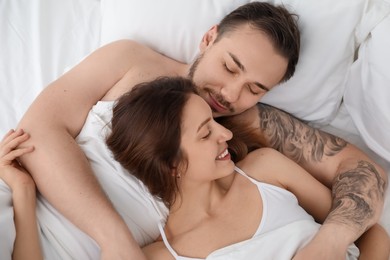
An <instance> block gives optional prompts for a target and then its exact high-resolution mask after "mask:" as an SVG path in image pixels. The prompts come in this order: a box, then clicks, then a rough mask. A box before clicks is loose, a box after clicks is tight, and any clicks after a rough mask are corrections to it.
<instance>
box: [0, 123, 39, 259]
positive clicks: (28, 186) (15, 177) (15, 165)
mask: <svg viewBox="0 0 390 260" xmlns="http://www.w3.org/2000/svg"><path fill="white" fill-rule="evenodd" d="M28 138H29V135H28V134H27V133H25V132H24V131H23V130H21V129H19V130H16V131H14V130H10V131H9V132H8V133H7V134H6V135H5V136H4V138H3V140H2V141H1V143H0V179H2V180H3V181H4V182H5V183H6V184H7V185H8V186H9V187H10V189H11V190H12V201H13V208H14V223H15V229H16V239H15V243H14V250H13V254H12V259H14V260H19V259H34V260H42V259H43V254H42V250H41V246H40V241H39V233H38V228H37V220H36V215H35V208H36V187H35V183H34V181H33V179H32V178H31V176H30V174H29V173H28V172H27V171H26V170H25V169H24V168H23V167H22V166H21V165H20V163H19V162H18V160H17V159H18V157H19V156H22V155H23V154H26V153H30V152H32V151H33V150H34V147H32V146H23V143H24V142H25V141H26V140H27V139H28Z"/></svg>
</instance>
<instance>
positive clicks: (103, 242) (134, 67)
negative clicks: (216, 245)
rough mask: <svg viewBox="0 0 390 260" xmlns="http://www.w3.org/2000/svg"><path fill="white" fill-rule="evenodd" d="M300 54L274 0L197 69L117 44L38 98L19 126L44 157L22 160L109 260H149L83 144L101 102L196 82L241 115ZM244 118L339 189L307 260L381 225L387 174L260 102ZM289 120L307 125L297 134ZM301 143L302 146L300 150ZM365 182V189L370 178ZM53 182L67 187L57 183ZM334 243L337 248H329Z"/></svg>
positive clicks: (238, 15) (258, 6) (213, 103)
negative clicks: (160, 82) (181, 80)
mask: <svg viewBox="0 0 390 260" xmlns="http://www.w3.org/2000/svg"><path fill="white" fill-rule="evenodd" d="M256 17H257V18H256ZM258 17H260V18H258ZM252 19H258V20H259V21H260V22H258V23H257V22H256V20H252ZM249 21H250V22H249ZM298 52H299V33H298V30H297V27H296V24H295V21H294V19H293V17H292V16H291V15H290V14H289V13H287V12H286V10H285V9H284V8H281V7H274V6H271V5H268V4H265V3H251V4H248V5H245V6H243V7H241V8H238V9H237V10H236V11H235V12H233V13H231V14H230V15H228V16H227V17H226V18H225V19H224V20H223V21H221V23H220V24H219V25H218V26H214V27H212V28H211V29H210V30H209V31H208V32H207V33H206V34H205V36H204V37H203V39H202V41H201V44H200V58H199V59H197V60H196V61H195V62H194V64H192V65H188V64H181V63H178V62H176V61H174V60H171V59H169V58H167V57H164V56H162V55H160V54H158V53H156V52H154V51H153V50H150V49H148V48H147V47H145V46H141V45H139V44H137V43H134V42H129V41H119V42H115V43H112V44H110V45H107V46H105V47H102V48H100V49H99V50H97V51H96V52H94V53H93V54H91V55H90V56H89V57H88V58H86V59H85V60H84V61H83V62H81V63H80V64H79V65H77V66H76V67H75V68H74V69H72V70H71V71H69V72H68V73H66V74H65V75H64V76H62V77H61V78H59V79H58V80H56V81H55V82H53V83H52V84H51V85H50V86H48V87H47V88H46V89H45V90H44V91H43V92H42V94H41V95H40V96H39V97H38V98H37V100H36V101H35V102H34V104H33V105H32V106H31V108H30V109H29V110H28V112H27V113H26V115H25V117H24V118H23V119H22V121H21V123H20V125H19V127H20V128H23V129H25V130H26V131H27V132H29V133H30V134H31V139H30V140H29V141H28V142H27V143H26V145H33V146H34V147H35V150H34V152H32V153H29V154H26V155H24V156H22V157H21V158H20V160H21V162H22V163H23V165H24V166H25V167H26V168H27V169H28V171H29V172H30V173H31V175H32V176H33V178H34V181H35V183H36V185H37V187H38V190H39V191H40V192H41V193H42V195H43V196H44V197H45V198H46V199H47V200H48V201H49V202H50V203H52V204H53V205H54V206H55V207H56V208H57V209H59V210H60V212H61V213H63V214H64V215H65V216H66V217H67V218H68V219H70V220H71V221H72V222H73V223H74V224H76V225H77V226H78V227H80V229H81V230H83V231H84V232H86V233H87V234H88V235H89V236H91V237H92V238H93V239H95V241H96V242H97V243H98V245H99V246H100V248H101V256H102V258H103V259H112V258H115V259H121V258H123V259H125V258H130V257H133V258H137V259H142V257H143V255H142V252H141V250H140V249H139V246H138V244H137V243H136V241H134V239H133V237H132V236H131V234H130V233H129V231H128V230H127V226H126V225H125V224H124V222H123V220H122V218H121V217H120V216H119V215H118V214H117V213H116V212H115V211H114V210H113V207H112V205H111V203H110V202H109V201H108V200H107V199H106V197H105V196H104V193H103V192H102V190H101V189H100V188H99V186H98V185H97V183H96V179H94V176H93V174H92V171H91V169H90V166H89V164H88V161H87V160H86V159H85V157H84V156H83V153H82V151H81V150H80V148H79V147H78V146H77V144H76V142H75V141H74V139H75V137H76V136H77V135H78V134H79V132H80V129H81V128H82V126H83V123H84V121H85V118H86V117H87V114H88V112H89V110H90V109H91V107H92V106H93V105H94V104H95V103H96V102H97V101H98V100H106V101H107V100H116V99H118V98H119V97H120V96H121V95H122V94H123V93H125V92H127V91H128V90H129V89H130V88H131V87H132V86H134V85H136V84H138V83H140V82H144V81H149V80H152V79H155V78H157V77H160V76H177V75H179V76H184V77H186V76H187V75H189V76H190V78H191V79H192V80H193V81H194V82H195V83H196V85H197V86H198V88H199V94H200V96H201V97H203V98H204V100H205V101H206V102H207V103H208V104H209V105H210V107H211V108H212V110H213V116H214V117H219V116H228V115H233V114H239V113H241V112H243V111H245V110H248V109H249V108H250V107H253V106H254V105H255V104H256V102H257V101H259V99H260V98H261V97H262V96H263V95H264V94H265V93H266V92H267V91H269V90H270V89H271V88H272V87H274V86H275V85H276V84H277V83H279V82H281V81H283V80H287V79H288V78H289V77H290V76H291V75H292V74H293V72H294V68H295V64H296V62H297V59H298ZM257 110H258V111H259V113H257V112H256V111H257ZM244 115H245V117H244V118H241V119H240V120H242V121H246V120H245V119H247V118H248V117H249V118H250V117H251V116H254V117H255V118H256V121H255V122H258V124H257V125H256V126H255V127H256V129H258V133H259V134H260V136H261V139H259V143H261V144H262V145H264V146H269V147H272V148H275V149H278V150H279V151H282V152H283V153H284V154H285V155H286V156H288V157H290V158H293V159H295V160H296V161H297V162H298V163H299V164H300V165H301V166H303V167H304V168H305V169H306V170H308V171H309V172H310V173H312V174H313V175H314V176H315V177H316V178H317V179H319V180H320V181H321V182H323V183H324V184H325V185H327V186H329V187H331V186H332V190H333V205H335V206H334V207H333V209H332V211H331V212H330V214H329V215H328V217H327V219H326V220H325V222H324V225H323V226H322V227H321V229H320V231H319V232H318V233H317V235H316V236H315V237H314V239H313V240H312V241H311V243H309V244H308V245H307V246H306V247H305V248H303V249H302V250H300V251H299V253H298V254H297V258H299V257H302V258H303V257H304V256H306V257H310V256H311V254H315V255H316V256H317V257H318V254H322V253H324V254H333V255H332V256H330V258H334V257H342V256H345V252H346V248H347V246H348V245H349V244H350V243H352V242H353V241H354V240H356V239H357V238H358V237H359V236H360V235H361V234H362V233H363V232H364V231H365V230H366V229H367V228H369V227H370V226H372V225H373V224H374V223H375V222H376V221H377V220H378V218H379V215H380V211H381V207H382V204H383V192H384V189H385V187H386V185H387V179H386V178H387V177H386V175H385V174H384V172H383V170H382V169H381V168H380V167H379V166H377V165H376V164H375V163H374V162H373V161H372V160H370V159H369V158H368V157H367V156H366V155H364V154H363V153H362V152H360V151H359V150H357V149H356V148H355V147H354V146H352V145H350V144H347V143H345V142H344V141H342V140H340V139H337V138H333V137H332V136H330V135H327V134H325V133H321V132H320V131H317V130H314V129H312V128H310V127H308V126H307V125H304V124H301V123H298V122H299V121H297V120H295V119H293V118H291V117H290V116H288V115H287V114H285V113H282V112H280V111H278V110H275V109H272V108H270V107H266V106H264V105H258V106H257V107H255V108H252V109H250V110H248V111H247V112H246V113H245V114H244ZM249 122H253V121H249ZM283 122H289V123H290V124H291V125H292V126H294V127H295V126H298V128H297V130H296V131H294V133H289V130H290V129H287V127H286V128H285V126H286V125H284V124H283ZM307 133H311V135H310V138H309V139H307V138H306V139H305V137H307V136H306V135H305V134H307ZM288 134H289V135H288ZM293 139H294V141H295V144H296V147H291V141H292V140H293ZM363 178H364V180H365V181H364V183H363V181H360V180H361V179H363ZM53 183H61V186H60V187H58V186H53V185H50V184H53ZM351 183H353V185H354V186H353V191H352V192H353V194H352V195H354V194H355V195H356V194H357V196H350V195H351V190H350V189H348V186H349V185H351ZM367 187H370V193H369V192H368V191H367V190H368V189H367ZM351 204H352V205H356V206H355V207H354V208H353V207H351V206H350V205H351ZM91 205H94V206H93V207H91ZM96 216H100V218H97V217H96ZM324 245H326V246H324ZM333 246H334V247H335V248H336V250H329V248H332V247H333ZM314 252H315V253H314Z"/></svg>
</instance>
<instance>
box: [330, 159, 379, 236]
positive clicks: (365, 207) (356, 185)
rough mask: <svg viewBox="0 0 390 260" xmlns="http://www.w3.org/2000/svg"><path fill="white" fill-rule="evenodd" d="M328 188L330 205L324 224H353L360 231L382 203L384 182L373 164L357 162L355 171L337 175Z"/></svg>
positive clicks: (363, 229)
mask: <svg viewBox="0 0 390 260" xmlns="http://www.w3.org/2000/svg"><path fill="white" fill-rule="evenodd" d="M332 187H333V188H332V197H333V206H332V210H331V213H330V214H329V216H328V218H327V220H326V222H328V223H329V222H336V223H341V224H346V225H348V226H350V224H353V225H354V230H357V231H360V232H364V231H365V229H366V227H367V224H368V222H370V220H372V219H373V218H374V215H375V213H376V211H375V207H377V205H378V203H379V202H381V201H383V198H384V193H385V189H386V182H385V180H383V178H382V177H381V175H380V174H379V173H378V171H377V170H376V169H375V167H374V165H372V164H371V163H370V162H367V161H363V160H361V161H359V162H358V165H357V167H356V168H354V169H350V170H348V171H346V172H343V173H340V174H339V175H338V176H337V177H336V178H335V180H334V183H333V185H332Z"/></svg>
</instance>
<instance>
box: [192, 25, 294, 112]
mask: <svg viewBox="0 0 390 260" xmlns="http://www.w3.org/2000/svg"><path fill="white" fill-rule="evenodd" d="M212 37H213V36H210V39H211V38H212ZM214 39H215V38H214ZM286 69H287V59H286V58H284V57H282V56H281V55H280V54H278V53H277V52H276V51H275V50H274V48H273V46H272V43H271V41H270V40H269V39H268V38H267V37H266V36H265V35H264V34H263V33H261V32H259V31H258V30H254V29H251V28H250V27H249V25H243V26H242V28H239V29H238V30H236V31H234V32H231V33H228V34H226V35H224V37H222V38H221V39H220V40H219V41H218V42H214V40H210V42H208V43H207V44H205V45H204V46H203V48H202V47H201V54H200V56H199V57H198V59H197V60H196V61H195V62H194V63H193V64H192V67H191V69H190V73H189V76H190V77H191V78H192V79H193V81H194V82H195V84H196V85H197V86H198V90H199V94H200V96H201V97H203V99H204V100H205V101H206V102H207V103H208V104H209V105H210V107H211V109H212V111H213V116H214V117H219V116H228V115H235V114H239V113H241V112H243V111H245V110H247V109H248V108H250V107H252V106H254V105H255V104H256V103H257V102H258V101H259V100H260V98H261V97H262V96H264V95H265V93H267V92H268V91H269V90H271V89H272V88H273V87H274V86H275V85H276V84H278V83H279V82H280V80H281V79H282V78H283V76H284V74H285V72H286Z"/></svg>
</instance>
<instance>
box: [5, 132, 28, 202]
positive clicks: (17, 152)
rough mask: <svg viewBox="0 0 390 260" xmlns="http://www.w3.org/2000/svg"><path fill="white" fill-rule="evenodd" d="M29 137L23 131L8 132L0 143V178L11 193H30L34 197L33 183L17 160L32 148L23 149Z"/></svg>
mask: <svg viewBox="0 0 390 260" xmlns="http://www.w3.org/2000/svg"><path fill="white" fill-rule="evenodd" d="M28 138H29V135H28V134H27V133H25V132H24V131H23V130H21V129H19V130H16V131H14V130H10V131H9V132H8V133H7V134H6V135H5V136H4V138H3V140H2V141H1V143H0V178H1V179H2V180H3V181H4V182H5V183H6V184H7V185H8V186H9V187H10V189H11V190H12V193H13V194H15V193H19V192H26V191H28V192H30V193H33V195H34V197H35V183H34V181H33V179H32V178H31V176H30V174H28V173H27V171H26V170H25V169H24V168H23V167H22V166H21V165H20V164H19V162H18V161H17V158H18V157H19V156H22V155H23V154H26V153H30V152H32V151H33V150H34V147H32V146H28V147H23V143H24V142H25V141H26V140H27V139H28Z"/></svg>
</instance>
